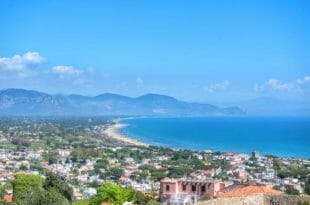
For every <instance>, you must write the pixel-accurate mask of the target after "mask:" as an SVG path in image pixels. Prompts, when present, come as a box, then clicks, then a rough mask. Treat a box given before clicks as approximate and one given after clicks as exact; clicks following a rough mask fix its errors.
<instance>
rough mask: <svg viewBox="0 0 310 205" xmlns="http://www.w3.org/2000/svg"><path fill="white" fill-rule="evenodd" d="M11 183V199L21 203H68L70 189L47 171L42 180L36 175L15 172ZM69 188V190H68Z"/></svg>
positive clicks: (51, 204)
mask: <svg viewBox="0 0 310 205" xmlns="http://www.w3.org/2000/svg"><path fill="white" fill-rule="evenodd" d="M12 184H13V196H14V198H13V200H14V202H16V203H17V204H22V205H42V204H44V205H69V204H70V202H69V201H70V200H71V198H70V197H71V195H70V197H68V194H70V193H71V194H72V190H71V189H70V187H69V186H68V185H66V183H63V182H61V181H60V180H59V179H58V178H57V176H55V175H54V174H51V173H48V174H47V176H46V180H45V181H44V180H43V179H42V178H41V177H40V176H38V175H27V174H17V175H16V176H15V180H14V181H13V182H12ZM70 190H71V192H70Z"/></svg>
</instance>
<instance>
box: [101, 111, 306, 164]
mask: <svg viewBox="0 0 310 205" xmlns="http://www.w3.org/2000/svg"><path fill="white" fill-rule="evenodd" d="M136 118H145V117H144V116H142V117H141V116H139V117H124V118H114V119H113V120H112V122H113V124H109V125H108V126H107V128H106V129H105V130H104V133H105V134H106V135H108V136H109V137H111V138H113V139H115V140H117V141H120V142H124V143H128V144H131V145H135V146H144V147H149V146H151V145H152V146H160V147H161V146H162V147H168V148H171V149H174V150H183V149H189V150H192V151H205V150H208V151H211V152H216V151H219V152H223V153H235V154H246V155H251V152H252V151H253V150H256V151H259V152H260V153H261V154H262V156H263V155H273V156H275V157H278V158H281V159H304V160H307V159H309V158H308V157H304V156H283V155H281V154H270V153H269V152H262V151H261V150H257V149H253V150H252V151H248V152H246V151H245V152H242V151H227V150H226V151H223V150H217V149H216V150H213V149H210V148H206V149H193V148H182V147H173V146H169V145H159V144H154V143H152V144H149V143H145V142H142V141H139V140H137V139H135V138H131V137H129V136H126V135H124V134H122V133H121V132H120V129H122V128H124V127H127V126H128V124H125V122H122V121H123V120H126V119H136ZM146 118H147V117H146Z"/></svg>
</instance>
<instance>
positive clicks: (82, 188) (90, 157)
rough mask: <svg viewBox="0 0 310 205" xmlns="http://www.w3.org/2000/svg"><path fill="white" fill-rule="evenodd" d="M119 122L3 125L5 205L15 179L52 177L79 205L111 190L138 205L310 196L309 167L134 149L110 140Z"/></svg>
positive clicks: (7, 121)
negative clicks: (131, 196)
mask: <svg viewBox="0 0 310 205" xmlns="http://www.w3.org/2000/svg"><path fill="white" fill-rule="evenodd" d="M113 119H114V117H85V118H83V117H81V118H47V117H46V118H22V117H16V118H14V117H11V118H2V119H0V183H1V187H0V191H1V193H0V194H1V202H0V204H1V203H2V202H3V204H10V203H13V202H16V201H17V200H18V199H17V198H18V197H16V196H14V184H16V182H15V181H16V180H17V179H16V176H23V175H27V176H28V175H29V176H33V175H35V176H41V177H42V178H46V179H47V178H48V177H47V176H48V175H47V173H53V174H54V175H55V176H57V177H58V178H61V179H63V180H64V181H65V182H66V183H67V184H68V187H70V189H71V190H72V191H71V192H72V193H70V194H71V196H70V200H72V202H73V204H96V203H97V204H100V203H101V202H100V203H98V201H97V202H94V201H96V200H97V199H98V197H99V196H98V194H99V193H98V190H100V187H102V186H104V185H105V184H110V185H117V186H118V187H119V188H120V189H126V188H130V189H132V190H133V191H134V192H135V193H136V195H137V196H139V197H136V198H137V199H136V201H135V202H136V204H197V203H198V202H199V201H203V200H211V199H213V198H218V197H232V196H235V195H236V196H240V192H242V190H246V189H248V190H250V191H249V192H246V191H245V192H246V194H248V195H249V194H253V193H254V194H256V193H257V194H271V195H280V194H286V195H309V194H310V181H309V180H310V179H309V176H310V175H309V174H310V160H308V159H297V158H280V157H277V156H273V155H264V156H263V155H260V153H259V152H257V151H253V152H252V153H247V154H241V153H226V152H220V151H213V150H212V151H211V150H203V151H195V150H181V149H172V148H167V147H158V146H135V145H131V144H128V143H124V142H120V141H117V140H114V139H111V138H109V137H108V136H106V135H105V134H104V133H105V132H104V131H105V130H106V129H107V128H108V127H109V126H111V124H113ZM250 188H251V189H250ZM238 190H239V192H238ZM240 190H241V191H240ZM238 194H239V195H238ZM96 197H97V198H96ZM308 199H309V198H308ZM19 200H20V199H19ZM107 202H110V201H107ZM70 203H71V202H70ZM24 204H26V203H24ZM29 204H31V203H29ZM110 204H118V202H115V203H113V202H110ZM128 204H129V202H128Z"/></svg>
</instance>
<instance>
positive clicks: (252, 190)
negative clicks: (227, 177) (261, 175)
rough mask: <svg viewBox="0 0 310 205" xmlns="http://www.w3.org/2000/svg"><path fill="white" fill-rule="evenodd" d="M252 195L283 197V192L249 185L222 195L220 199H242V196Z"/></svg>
mask: <svg viewBox="0 0 310 205" xmlns="http://www.w3.org/2000/svg"><path fill="white" fill-rule="evenodd" d="M252 194H270V195H281V194H283V192H281V191H277V190H273V189H270V188H267V187H265V186H259V185H249V186H246V187H240V188H236V189H233V190H231V191H228V192H225V193H221V194H219V195H218V197H240V196H248V195H252Z"/></svg>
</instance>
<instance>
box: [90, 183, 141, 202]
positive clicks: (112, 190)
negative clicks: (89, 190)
mask: <svg viewBox="0 0 310 205" xmlns="http://www.w3.org/2000/svg"><path fill="white" fill-rule="evenodd" d="M136 200H137V194H136V192H135V191H134V190H133V189H131V188H122V187H120V186H118V185H117V184H114V183H111V182H108V183H106V184H104V185H103V186H101V187H99V188H98V189H97V194H96V195H95V196H93V197H92V198H91V199H90V203H89V204H90V205H99V204H100V203H101V202H109V203H111V204H113V205H121V204H123V203H124V202H126V201H132V202H135V201H136Z"/></svg>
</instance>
